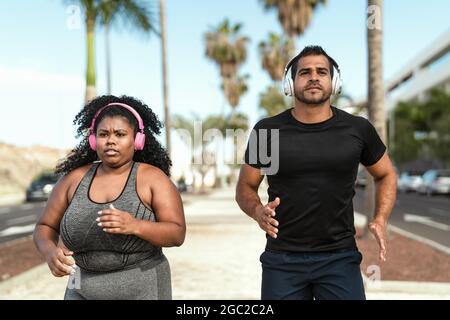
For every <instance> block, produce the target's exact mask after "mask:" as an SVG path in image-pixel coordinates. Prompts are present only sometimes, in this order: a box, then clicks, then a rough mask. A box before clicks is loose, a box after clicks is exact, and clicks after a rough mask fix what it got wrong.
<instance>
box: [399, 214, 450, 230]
mask: <svg viewBox="0 0 450 320" xmlns="http://www.w3.org/2000/svg"><path fill="white" fill-rule="evenodd" d="M403 220H405V221H406V222H417V223H421V224H424V225H427V226H430V227H433V228H436V229H440V230H444V231H450V226H449V225H447V224H445V223H440V222H436V221H433V220H431V218H430V217H424V216H418V215H415V214H410V213H405V214H404V215H403Z"/></svg>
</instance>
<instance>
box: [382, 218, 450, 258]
mask: <svg viewBox="0 0 450 320" xmlns="http://www.w3.org/2000/svg"><path fill="white" fill-rule="evenodd" d="M388 228H389V229H391V230H392V231H394V232H397V233H398V234H400V235H402V236H405V237H408V238H410V239H413V240H417V241H419V242H422V243H424V244H427V245H429V246H431V247H433V248H435V249H437V250H439V251H442V252H444V253H446V254H448V255H450V247H447V246H444V245H443V244H440V243H437V242H436V241H433V240H430V239H427V238H424V237H422V236H418V235H417V234H414V233H411V232H409V231H406V230H404V229H402V228H399V227H396V226H394V225H392V224H391V225H389V227H388Z"/></svg>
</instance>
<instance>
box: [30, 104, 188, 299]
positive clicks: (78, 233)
mask: <svg viewBox="0 0 450 320" xmlns="http://www.w3.org/2000/svg"><path fill="white" fill-rule="evenodd" d="M74 124H77V125H78V130H77V132H78V136H82V135H83V134H84V137H83V139H82V141H81V142H80V144H79V145H78V146H77V147H76V148H75V149H74V150H73V151H72V152H71V154H69V156H68V157H67V158H66V159H65V160H64V161H63V162H62V163H60V164H59V165H58V166H57V168H56V173H59V174H63V176H62V178H61V179H60V180H59V181H58V183H57V184H56V186H55V187H54V189H53V191H52V194H51V195H50V198H49V200H48V202H47V206H46V208H45V209H44V212H43V214H42V216H41V218H40V219H39V221H38V223H37V225H36V228H35V231H34V242H35V244H36V247H37V248H38V250H39V251H40V252H41V253H42V254H43V255H44V256H45V258H46V261H47V263H48V266H49V268H50V270H51V272H52V274H53V275H54V276H56V277H62V276H65V275H71V278H69V285H68V287H67V289H66V293H65V296H64V299H77V300H79V299H171V295H172V294H171V279H170V268H169V264H168V261H167V259H166V257H165V256H164V254H163V252H162V249H161V247H171V246H180V245H181V244H182V243H183V241H184V237H185V233H186V224H185V219H184V212H183V205H182V202H181V199H180V195H179V193H178V191H177V189H176V187H175V186H174V185H173V183H172V182H171V181H170V179H169V178H168V177H169V174H170V173H169V169H170V166H171V161H170V159H169V157H168V155H167V153H166V152H165V150H164V149H163V148H162V146H161V145H160V143H159V142H158V141H157V140H156V139H155V136H154V135H155V134H159V133H160V129H161V127H162V125H161V123H160V122H159V121H158V119H157V117H156V115H155V114H154V113H153V112H152V110H151V109H150V108H149V107H147V106H146V105H145V104H143V103H142V102H140V101H137V100H136V99H134V98H131V97H126V96H122V97H120V98H117V97H115V96H102V97H99V98H96V99H94V100H92V101H91V102H90V103H89V104H88V105H86V107H85V108H84V109H83V110H82V111H81V112H80V113H78V115H77V116H76V117H75V120H74ZM87 131H88V132H87ZM86 132H87V133H88V135H89V136H86ZM96 160H99V161H96Z"/></svg>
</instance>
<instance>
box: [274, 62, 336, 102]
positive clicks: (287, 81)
mask: <svg viewBox="0 0 450 320" xmlns="http://www.w3.org/2000/svg"><path fill="white" fill-rule="evenodd" d="M298 56H299V54H298V55H296V56H295V57H293V58H292V59H291V60H289V62H288V63H287V64H286V67H284V80H283V89H284V94H285V95H287V96H293V95H294V81H293V80H292V76H291V75H289V76H288V71H289V70H290V69H291V67H292V64H293V62H294V61H295V60H296V59H297V58H298ZM327 58H328V59H329V60H330V61H331V64H332V65H333V69H334V72H333V79H332V82H331V94H332V95H333V96H336V95H338V94H340V93H341V89H342V79H341V70H339V65H338V64H337V62H336V61H334V59H333V58H331V57H330V56H327Z"/></svg>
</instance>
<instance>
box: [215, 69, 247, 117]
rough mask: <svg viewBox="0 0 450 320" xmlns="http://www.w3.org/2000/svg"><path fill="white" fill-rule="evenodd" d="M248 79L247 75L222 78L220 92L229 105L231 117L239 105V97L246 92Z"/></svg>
mask: <svg viewBox="0 0 450 320" xmlns="http://www.w3.org/2000/svg"><path fill="white" fill-rule="evenodd" d="M248 78H249V75H248V74H245V75H243V76H241V75H238V76H236V77H230V78H223V80H222V86H221V88H222V90H223V92H224V94H225V97H226V98H227V100H228V102H229V103H230V105H231V108H232V109H231V110H232V113H231V114H232V115H233V114H234V111H235V109H236V107H237V106H238V105H239V100H240V99H241V96H242V95H243V94H245V93H246V92H247V91H248V86H247V80H248Z"/></svg>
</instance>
